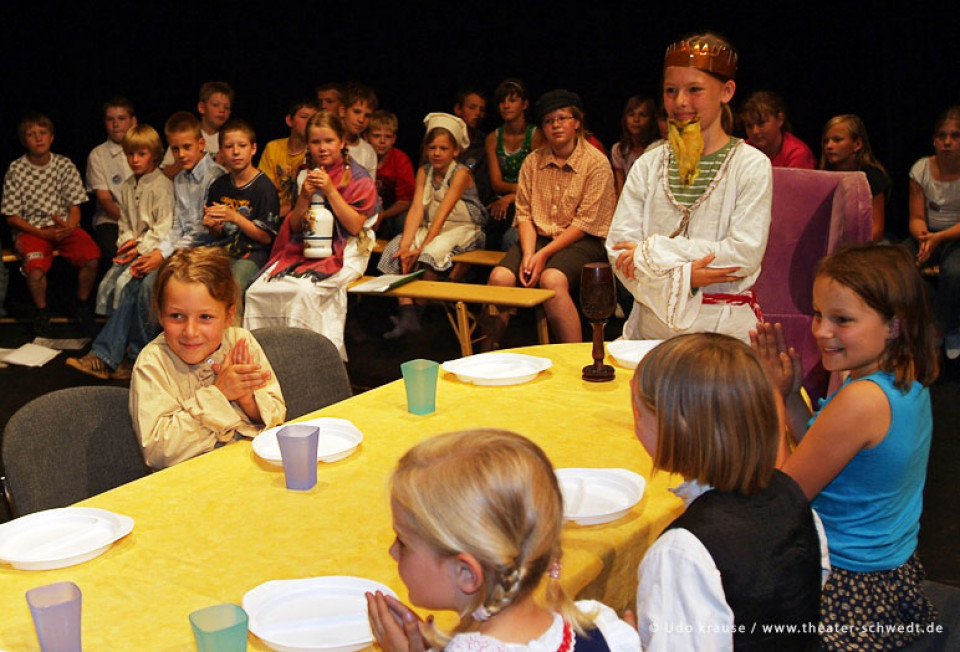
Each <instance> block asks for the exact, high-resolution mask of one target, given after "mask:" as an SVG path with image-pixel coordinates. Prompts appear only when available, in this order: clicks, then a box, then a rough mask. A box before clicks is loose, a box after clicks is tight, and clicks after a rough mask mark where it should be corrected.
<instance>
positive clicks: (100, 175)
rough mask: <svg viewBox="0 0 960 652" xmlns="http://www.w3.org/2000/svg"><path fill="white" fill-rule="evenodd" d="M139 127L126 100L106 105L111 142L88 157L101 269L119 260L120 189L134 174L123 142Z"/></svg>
mask: <svg viewBox="0 0 960 652" xmlns="http://www.w3.org/2000/svg"><path fill="white" fill-rule="evenodd" d="M136 124H137V112H136V110H135V109H134V108H133V102H131V101H130V100H128V99H127V98H125V97H113V98H111V99H109V100H107V101H106V102H104V104H103V126H104V127H105V128H106V130H107V139H106V140H105V141H104V142H102V143H100V144H99V145H97V146H96V147H94V148H93V149H92V150H91V151H90V155H89V156H88V157H87V179H86V181H87V192H89V193H94V196H95V197H96V200H97V206H96V209H95V211H94V213H93V234H94V238H95V239H96V241H97V246H98V247H100V255H101V259H102V263H101V269H103V268H104V267H106V266H107V265H109V264H110V263H111V262H112V261H113V259H114V258H115V257H116V256H117V234H118V229H119V227H118V222H119V221H120V187H121V186H122V185H123V182H124V181H126V180H127V179H128V178H129V177H130V175H131V174H133V170H131V169H130V164H129V163H127V157H126V156H125V152H124V150H123V147H122V146H121V142H122V141H123V135H124V134H125V133H127V129H129V128H130V127H134V126H136ZM161 154H162V152H161Z"/></svg>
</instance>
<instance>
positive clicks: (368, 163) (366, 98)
mask: <svg viewBox="0 0 960 652" xmlns="http://www.w3.org/2000/svg"><path fill="white" fill-rule="evenodd" d="M376 110H377V94H376V93H374V92H373V89H372V88H370V87H369V86H364V85H363V84H347V87H346V88H345V89H344V91H343V104H342V106H341V108H340V118H341V120H343V126H344V128H345V129H346V130H347V132H346V133H347V149H348V150H349V152H350V156H352V157H353V160H355V161H356V162H357V163H359V164H360V165H361V166H363V169H364V170H366V171H367V173H368V174H369V175H370V178H371V179H373V180H374V181H376V180H377V152H376V151H374V149H373V146H372V145H371V144H370V143H368V142H367V141H366V140H364V139H363V134H364V132H365V131H366V130H367V124H368V123H369V122H370V116H371V115H373V112H374V111H376Z"/></svg>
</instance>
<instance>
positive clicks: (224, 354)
mask: <svg viewBox="0 0 960 652" xmlns="http://www.w3.org/2000/svg"><path fill="white" fill-rule="evenodd" d="M237 297H238V288H237V284H236V283H235V282H234V280H233V274H232V273H231V272H230V257H229V256H228V255H227V254H226V253H224V251H223V250H221V249H219V248H217V247H196V248H192V249H182V250H180V251H177V252H176V253H174V254H173V255H172V256H170V258H168V259H167V260H165V261H164V263H163V265H161V266H160V269H159V270H158V271H157V282H156V285H154V309H155V310H156V313H157V317H158V319H159V320H160V325H161V327H162V328H163V333H162V334H161V335H160V336H158V337H157V338H156V339H155V340H153V341H152V342H150V344H148V345H147V347H146V348H145V349H144V350H143V352H142V353H141V354H140V356H139V357H138V358H137V362H136V365H134V368H133V378H132V380H131V383H130V417H131V419H132V420H133V426H134V430H136V432H137V435H138V436H139V438H140V444H141V446H142V447H143V458H144V460H145V461H146V463H147V465H148V466H150V467H151V468H154V469H163V468H166V467H168V466H173V465H174V464H178V463H180V462H183V461H184V460H188V459H190V458H191V457H196V456H197V455H200V454H201V453H206V452H209V451H212V450H213V449H214V448H217V447H218V446H222V445H224V444H227V443H229V442H231V441H234V440H235V439H237V438H238V437H254V436H256V435H257V434H258V433H259V432H260V431H261V430H264V429H265V428H271V427H273V426H276V425H279V424H280V423H282V422H283V419H284V417H285V416H286V407H285V405H284V402H283V395H282V394H281V393H280V385H279V384H278V383H277V379H276V377H275V376H274V375H273V370H272V369H271V367H270V361H269V360H267V357H266V356H265V355H264V353H263V350H262V349H261V348H260V345H259V344H257V341H256V340H255V339H254V338H253V335H251V334H250V333H249V332H247V331H245V330H243V329H242V328H234V327H231V326H230V324H231V322H232V320H233V313H234V310H236V306H237Z"/></svg>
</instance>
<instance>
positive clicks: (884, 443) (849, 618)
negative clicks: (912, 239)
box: [750, 244, 937, 650]
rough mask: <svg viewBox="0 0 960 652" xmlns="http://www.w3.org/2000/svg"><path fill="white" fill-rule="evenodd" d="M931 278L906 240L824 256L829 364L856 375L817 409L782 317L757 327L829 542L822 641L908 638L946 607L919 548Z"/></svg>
mask: <svg viewBox="0 0 960 652" xmlns="http://www.w3.org/2000/svg"><path fill="white" fill-rule="evenodd" d="M924 285H925V283H924V281H923V279H922V278H921V277H920V274H919V272H917V270H916V267H915V266H914V264H913V260H912V257H911V256H910V254H909V252H907V251H905V250H904V249H902V248H901V247H899V246H892V245H876V244H868V245H858V246H855V247H850V248H848V249H845V250H841V251H840V252H838V253H835V254H832V255H830V256H827V257H826V258H825V259H823V260H822V261H820V265H819V268H818V269H817V275H816V277H815V279H814V282H813V311H814V312H813V323H812V330H813V335H814V337H815V338H816V339H817V344H818V345H819V347H820V355H821V362H822V363H823V367H824V368H825V369H826V370H827V371H830V372H843V373H845V374H846V376H847V377H846V381H845V382H844V384H843V386H842V387H841V388H840V389H839V390H838V391H837V392H835V393H834V394H832V395H831V396H829V397H828V398H826V399H825V400H822V401H821V402H820V406H819V408H818V409H817V411H816V412H815V413H814V414H813V415H812V418H811V410H810V408H809V407H808V404H807V403H806V401H805V400H804V398H803V397H802V396H801V394H800V381H801V378H802V376H803V370H802V366H803V365H802V364H801V363H800V360H799V358H798V356H797V353H796V351H794V350H793V349H792V348H790V349H788V348H787V346H786V343H785V342H784V337H783V331H782V329H780V328H779V324H778V325H777V327H776V328H774V327H773V326H772V325H771V324H757V329H756V331H755V332H752V333H751V334H750V335H751V340H752V341H753V344H754V348H755V349H756V350H757V352H758V354H759V355H760V357H761V359H762V360H763V361H764V363H765V364H766V367H767V372H768V374H769V375H770V377H771V379H772V380H773V383H774V386H775V387H777V389H778V390H779V391H780V393H781V394H782V395H783V397H784V401H785V403H786V420H787V425H788V427H789V432H790V433H791V434H792V435H793V438H794V440H795V441H796V442H797V446H796V449H795V450H794V451H793V453H792V454H790V456H789V457H788V458H787V460H786V462H785V463H784V464H783V465H782V468H783V470H784V472H785V473H787V474H788V475H789V476H791V477H792V478H793V479H794V480H796V481H797V484H799V485H800V488H801V489H803V492H804V493H805V494H806V496H807V498H809V499H811V500H812V501H813V507H814V509H816V510H817V513H818V514H819V515H820V518H822V519H823V525H824V528H825V529H826V531H827V539H828V540H829V541H830V563H831V564H832V565H833V571H832V572H831V575H830V578H829V579H828V580H827V583H826V585H825V586H824V589H823V601H822V603H821V614H820V624H821V625H822V626H823V630H822V631H821V634H820V646H821V647H820V649H825V650H891V649H894V648H900V647H903V646H905V645H907V644H908V643H910V641H912V640H913V639H915V638H917V637H918V636H920V635H922V634H923V633H924V632H925V631H927V630H926V625H927V624H929V623H933V622H934V621H935V620H936V617H937V614H936V611H935V610H934V608H933V606H932V605H931V604H930V601H929V600H928V599H927V597H926V595H925V594H924V592H923V586H922V584H921V581H922V580H923V567H922V566H921V564H920V559H919V557H918V556H917V533H918V531H919V530H920V513H921V511H922V509H923V485H924V481H925V480H926V476H927V462H928V458H929V455H930V439H931V436H932V429H933V424H932V415H931V410H930V390H929V386H930V385H931V384H932V383H933V381H934V380H935V379H936V377H937V356H936V353H935V351H934V347H933V336H932V335H933V333H932V331H933V329H932V328H931V326H930V324H931V319H930V316H931V315H930V308H929V306H928V304H927V301H926V288H925V287H924ZM753 540H754V541H757V540H758V539H757V538H756V537H754V538H753Z"/></svg>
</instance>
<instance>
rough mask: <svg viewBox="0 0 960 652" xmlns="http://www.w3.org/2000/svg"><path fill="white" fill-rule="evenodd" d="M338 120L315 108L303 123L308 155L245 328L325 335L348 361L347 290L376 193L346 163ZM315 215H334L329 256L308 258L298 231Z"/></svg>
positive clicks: (358, 265)
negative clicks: (313, 212)
mask: <svg viewBox="0 0 960 652" xmlns="http://www.w3.org/2000/svg"><path fill="white" fill-rule="evenodd" d="M346 147H347V143H346V130H345V128H344V126H343V122H342V121H341V120H340V117H339V116H338V115H336V114H334V113H330V112H329V111H324V110H321V111H319V112H318V113H317V114H316V115H314V116H313V117H312V118H310V120H309V122H307V155H306V157H305V159H304V169H302V170H301V171H300V174H299V175H298V176H297V185H298V186H299V195H298V196H297V198H296V200H295V201H294V205H293V209H292V210H291V211H290V213H289V214H287V217H286V218H285V219H284V221H283V224H282V225H281V227H280V232H279V233H278V234H277V239H276V241H275V242H274V245H273V251H272V252H271V256H270V260H268V261H267V264H266V267H265V268H264V271H263V273H262V274H261V275H260V276H259V278H257V280H256V281H254V282H253V284H252V285H251V286H250V288H249V289H248V290H247V295H246V307H245V311H244V315H243V322H244V325H245V326H246V327H247V328H249V329H251V330H253V329H257V328H263V327H265V326H294V327H297V328H307V329H310V330H313V331H317V332H319V333H320V334H322V335H324V336H326V337H327V338H328V339H329V340H330V341H332V342H333V343H334V345H335V346H336V347H337V349H338V350H339V351H340V355H341V356H342V357H343V358H344V359H346V349H345V348H344V345H343V325H344V322H345V321H346V317H347V285H349V284H350V282H351V281H354V280H355V279H358V278H360V276H361V275H362V274H363V272H364V270H366V268H367V262H368V260H369V258H370V250H371V248H372V246H373V229H372V228H371V227H372V226H373V222H374V220H375V219H376V218H375V215H376V212H377V189H376V186H375V185H374V182H373V179H371V178H370V176H369V175H368V174H367V173H366V170H364V169H363V167H361V166H359V165H351V162H350V161H351V159H350V156H349V154H348V153H347V150H346ZM314 201H316V202H317V204H318V205H317V206H315V210H317V211H318V212H319V211H324V210H326V211H329V212H330V213H332V214H333V218H334V219H333V255H331V256H328V257H326V258H307V257H306V256H305V255H304V246H303V231H304V229H305V228H306V227H309V226H310V225H311V223H312V222H313V219H314V218H313V216H312V215H310V214H309V212H310V209H311V203H312V202H314Z"/></svg>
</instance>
